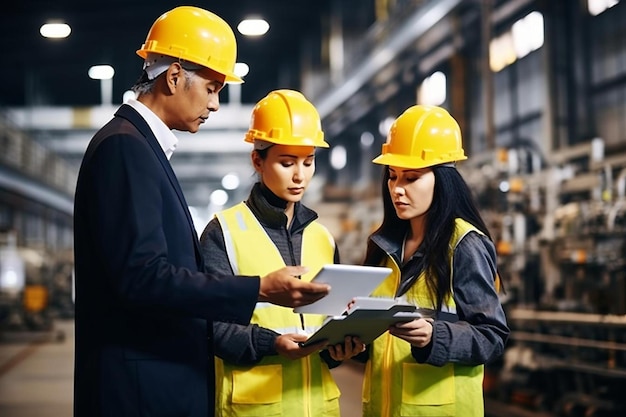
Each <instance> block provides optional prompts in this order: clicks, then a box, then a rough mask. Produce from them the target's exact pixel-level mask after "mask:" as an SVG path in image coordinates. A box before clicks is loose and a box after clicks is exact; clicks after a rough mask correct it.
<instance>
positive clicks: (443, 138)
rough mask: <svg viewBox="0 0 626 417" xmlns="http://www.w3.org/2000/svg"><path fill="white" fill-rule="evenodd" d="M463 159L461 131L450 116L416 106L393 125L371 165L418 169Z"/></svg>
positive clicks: (437, 109)
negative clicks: (385, 141) (379, 152)
mask: <svg viewBox="0 0 626 417" xmlns="http://www.w3.org/2000/svg"><path fill="white" fill-rule="evenodd" d="M464 159H467V156H465V152H464V151H463V143H462V141H461V129H460V128H459V124H458V123H457V122H456V120H454V118H453V117H452V116H451V115H450V113H448V112H447V111H446V110H445V109H443V108H441V107H437V106H424V105H415V106H411V107H409V108H408V109H407V110H405V111H404V113H402V114H401V115H400V116H399V117H398V118H397V119H396V120H395V121H394V122H393V124H392V125H391V129H389V135H388V136H387V143H384V144H383V149H382V153H381V154H380V155H379V156H378V157H376V158H375V159H374V160H373V161H372V162H374V163H376V164H380V165H390V166H396V167H401V168H409V169H411V168H413V169H418V168H425V167H430V166H433V165H438V164H443V163H446V162H454V161H462V160H464Z"/></svg>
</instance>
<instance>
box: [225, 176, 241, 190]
mask: <svg viewBox="0 0 626 417" xmlns="http://www.w3.org/2000/svg"><path fill="white" fill-rule="evenodd" d="M222 187H224V188H225V189H227V190H236V189H237V188H238V187H239V175H237V174H234V173H229V174H226V175H224V176H223V177H222Z"/></svg>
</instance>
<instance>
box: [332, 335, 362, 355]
mask: <svg viewBox="0 0 626 417" xmlns="http://www.w3.org/2000/svg"><path fill="white" fill-rule="evenodd" d="M364 350H365V344H364V343H363V342H361V339H359V338H358V337H356V336H346V337H345V339H344V343H343V345H342V344H341V343H337V344H336V345H329V346H328V353H330V357H331V358H333V360H336V361H344V360H346V359H350V358H351V357H353V356H355V355H358V354H359V353H361V352H363V351H364Z"/></svg>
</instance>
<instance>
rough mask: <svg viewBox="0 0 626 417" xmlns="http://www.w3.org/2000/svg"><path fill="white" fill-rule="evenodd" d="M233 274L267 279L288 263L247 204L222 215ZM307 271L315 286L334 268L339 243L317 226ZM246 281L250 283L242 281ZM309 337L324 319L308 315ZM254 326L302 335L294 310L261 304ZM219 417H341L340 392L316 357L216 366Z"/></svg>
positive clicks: (308, 243)
mask: <svg viewBox="0 0 626 417" xmlns="http://www.w3.org/2000/svg"><path fill="white" fill-rule="evenodd" d="M217 218H218V220H219V222H220V225H221V228H222V231H223V233H224V241H225V243H226V250H227V253H228V258H229V260H230V263H231V266H232V267H233V271H234V272H235V274H238V275H260V276H264V275H266V274H268V273H270V272H272V271H275V270H277V269H280V268H282V267H284V266H285V262H284V260H283V258H282V256H281V254H280V252H279V251H278V248H276V246H275V245H274V243H273V242H272V240H271V239H270V237H269V236H268V235H267V233H266V232H265V230H264V229H263V227H262V226H261V224H260V223H259V222H258V220H257V219H256V217H255V216H254V214H253V213H252V212H251V211H250V209H249V208H248V207H247V206H246V205H245V204H244V203H240V204H238V205H236V206H235V207H232V208H230V209H227V210H225V211H222V212H220V213H218V214H217ZM301 253H302V255H301V257H302V262H301V263H302V265H304V266H306V267H308V268H309V272H308V273H307V274H305V275H303V276H302V277H301V279H303V280H305V281H310V280H311V279H312V277H313V276H314V275H315V273H317V271H318V270H319V269H320V268H321V267H322V265H324V264H329V263H333V261H334V254H335V241H334V239H333V237H332V236H331V234H330V233H329V232H328V230H327V229H326V228H325V227H324V226H322V225H321V224H319V223H317V222H312V223H310V224H309V225H307V226H306V228H305V229H304V232H303V236H302V250H301ZM242 279H245V278H242ZM303 319H304V325H305V327H306V329H305V330H306V331H307V332H308V333H312V332H313V331H314V330H315V329H317V328H318V327H319V326H320V325H321V323H322V321H323V319H324V316H321V315H304V316H303ZM251 323H256V324H258V325H259V326H261V327H265V328H268V329H272V330H274V331H276V332H278V333H298V332H302V331H303V329H302V322H301V319H300V315H299V314H296V313H294V312H293V309H292V308H286V307H281V306H276V305H274V304H270V303H264V302H259V303H257V305H256V308H255V310H254V313H253V316H252V320H251ZM215 365H216V366H215V373H216V395H215V397H216V410H215V415H216V416H218V417H219V416H223V417H234V416H242V417H243V416H285V417H287V416H289V417H291V416H303V417H318V416H324V417H339V395H340V393H339V388H338V387H337V385H336V384H335V381H334V379H333V377H332V375H331V373H330V371H329V369H328V366H327V365H326V363H325V362H324V361H323V360H322V359H321V358H320V355H319V354H317V353H315V354H312V355H309V356H307V357H305V358H302V359H298V360H291V359H287V358H284V357H282V356H279V355H272V356H266V357H265V358H263V359H262V360H261V361H260V362H259V363H258V364H256V365H254V366H237V365H233V364H229V363H227V362H224V361H222V360H221V359H219V358H216V360H215Z"/></svg>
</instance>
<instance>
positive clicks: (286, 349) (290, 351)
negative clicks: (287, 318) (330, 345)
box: [274, 333, 326, 359]
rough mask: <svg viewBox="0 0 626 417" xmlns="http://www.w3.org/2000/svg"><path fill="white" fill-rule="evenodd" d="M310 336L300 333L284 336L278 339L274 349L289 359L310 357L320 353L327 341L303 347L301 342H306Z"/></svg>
mask: <svg viewBox="0 0 626 417" xmlns="http://www.w3.org/2000/svg"><path fill="white" fill-rule="evenodd" d="M307 339H308V336H306V335H303V334H298V333H287V334H282V335H280V336H278V337H277V338H276V342H275V343H274V347H275V348H276V352H278V354H279V355H281V356H284V357H286V358H289V359H300V358H304V357H305V356H309V355H310V354H311V353H315V352H318V351H320V350H322V349H324V347H325V346H326V342H325V341H321V342H318V343H315V344H313V345H311V346H307V347H301V346H300V345H299V343H300V342H304V341H306V340H307Z"/></svg>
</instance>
